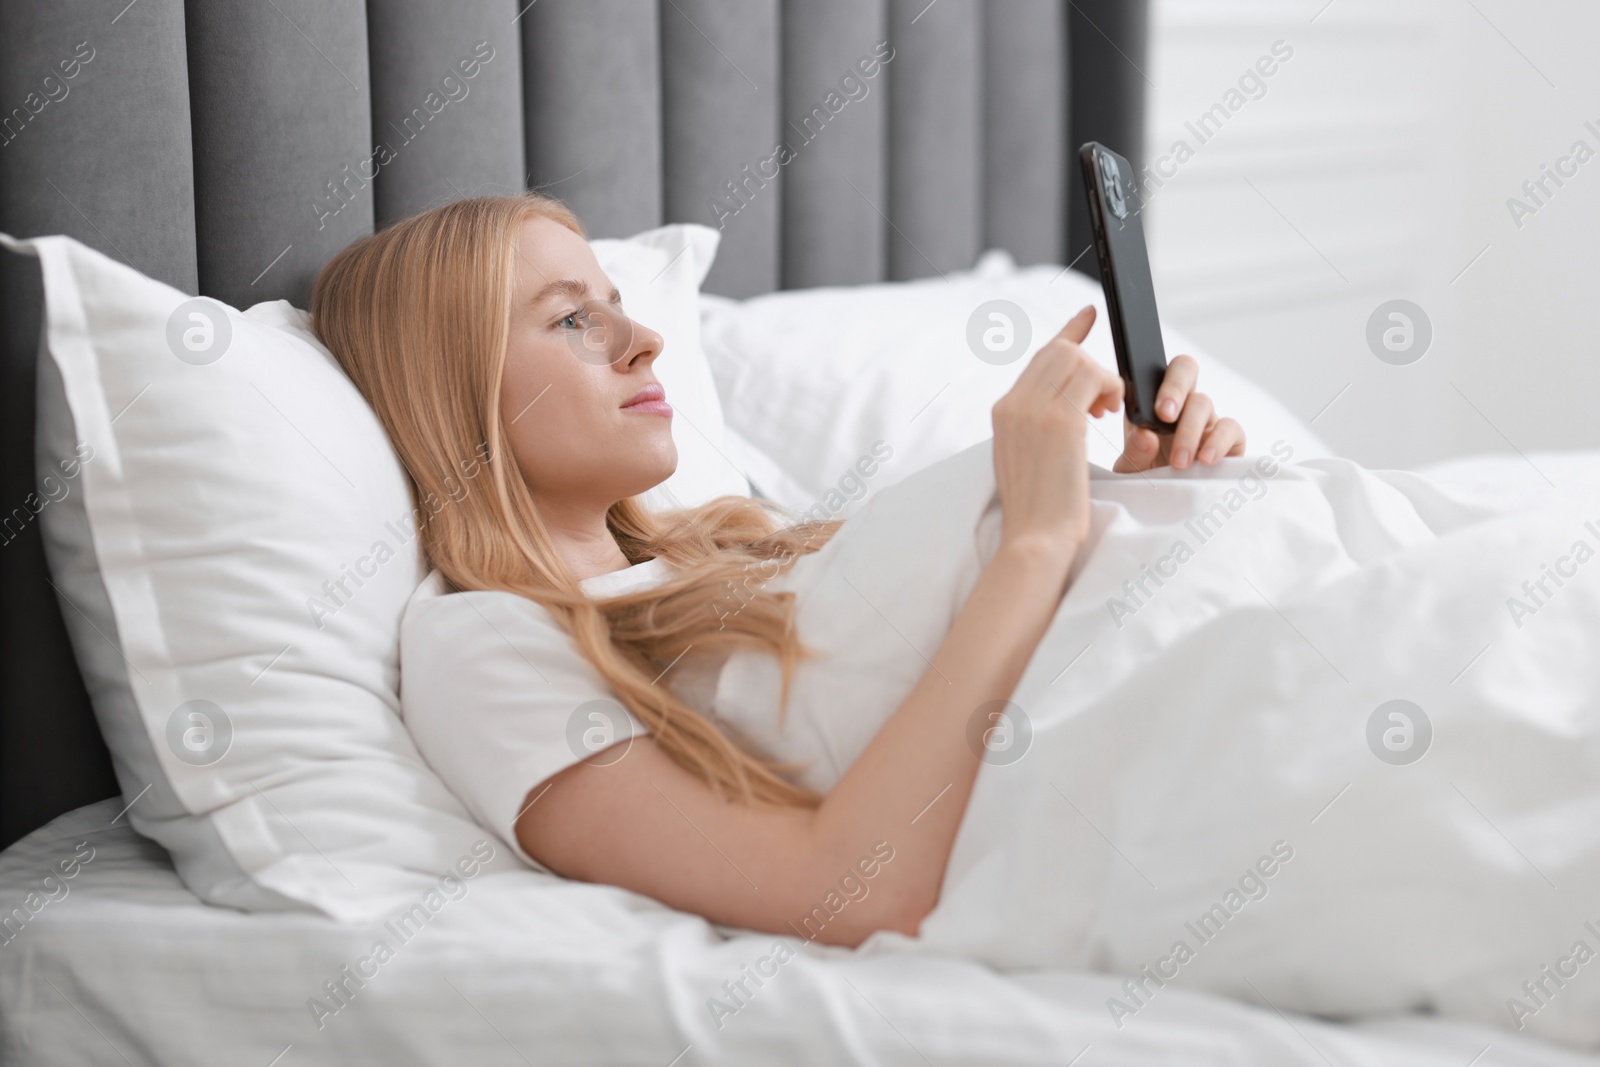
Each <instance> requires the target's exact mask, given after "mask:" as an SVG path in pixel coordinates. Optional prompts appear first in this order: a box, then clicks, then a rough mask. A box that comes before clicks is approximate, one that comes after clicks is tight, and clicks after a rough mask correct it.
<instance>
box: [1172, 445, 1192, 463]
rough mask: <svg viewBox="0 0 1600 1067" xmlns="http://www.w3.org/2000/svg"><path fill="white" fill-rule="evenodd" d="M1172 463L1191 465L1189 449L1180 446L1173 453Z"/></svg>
mask: <svg viewBox="0 0 1600 1067" xmlns="http://www.w3.org/2000/svg"><path fill="white" fill-rule="evenodd" d="M1172 465H1173V466H1174V467H1187V466H1188V465H1189V450H1188V449H1187V448H1180V449H1178V450H1177V451H1176V452H1174V453H1172Z"/></svg>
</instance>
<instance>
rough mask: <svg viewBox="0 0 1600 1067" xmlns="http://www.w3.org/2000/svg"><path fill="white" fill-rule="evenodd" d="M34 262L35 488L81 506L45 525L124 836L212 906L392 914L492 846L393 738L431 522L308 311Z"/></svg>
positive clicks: (116, 270)
mask: <svg viewBox="0 0 1600 1067" xmlns="http://www.w3.org/2000/svg"><path fill="white" fill-rule="evenodd" d="M31 247H32V248H33V249H34V250H35V251H36V252H37V254H38V255H39V256H40V259H41V261H42V264H43V270H44V277H45V288H46V294H47V296H46V302H47V307H48V326H47V329H48V337H49V346H48V348H47V350H46V351H45V353H44V354H43V355H44V359H43V362H42V366H41V368H40V375H41V389H40V395H41V402H40V408H39V410H40V441H39V472H38V474H39V482H40V484H41V486H44V487H45V488H46V490H47V491H49V490H50V488H51V487H52V486H63V487H65V486H71V488H72V489H74V490H75V491H69V492H55V493H54V494H53V496H54V498H55V502H54V503H52V504H51V505H50V506H49V507H47V508H46V509H44V510H43V511H42V513H41V515H40V523H41V525H42V528H43V532H44V536H45V545H46V549H47V551H48V555H49V558H50V567H51V573H52V575H53V576H54V580H55V585H56V589H57V591H58V593H59V595H60V597H61V600H62V603H63V606H64V610H65V612H66V616H67V619H68V630H69V632H70V633H71V635H72V640H73V646H74V650H75V652H76V654H77V658H78V662H79V664H80V666H81V667H82V669H83V672H84V676H85V678H86V680H87V682H88V688H89V692H90V696H91V697H92V699H93V702H94V708H95V713H96V716H97V718H98V720H99V723H100V728H101V733H102V735H103V736H104V737H105V739H106V742H107V744H108V745H109V747H110V749H111V753H112V757H113V760H114V764H115V768H116V772H117V778H118V780H119V782H120V784H121V788H122V793H123V797H124V802H125V804H126V806H127V808H128V812H127V817H128V818H129V819H130V820H131V821H132V823H133V825H134V826H135V827H136V828H137V829H138V830H139V832H140V833H143V834H145V835H146V836H148V837H150V838H152V839H154V840H156V841H158V842H160V843H161V844H162V845H163V846H164V847H165V848H166V849H167V850H168V851H169V852H170V853H171V854H172V856H173V862H174V863H175V864H176V866H177V868H178V870H179V872H180V874H181V875H182V876H183V878H184V881H185V883H186V884H188V885H189V886H190V887H191V888H192V889H193V890H194V891H195V893H196V894H197V895H198V896H200V897H201V898H202V899H204V900H206V901H209V902H211V903H214V904H224V905H229V906H232V907H236V908H243V909H247V910H281V909H290V908H311V909H315V910H319V911H322V912H324V913H326V914H328V915H330V916H334V917H336V918H340V919H344V920H354V919H360V918H363V917H370V916H371V915H373V914H376V913H380V912H382V911H383V910H385V909H386V908H388V907H390V906H392V905H393V903H394V901H395V899H397V898H396V894H400V895H401V896H403V895H405V894H407V893H409V892H411V891H412V890H414V888H415V885H416V880H417V879H418V878H419V877H422V878H426V877H428V876H435V877H436V876H437V875H438V874H439V873H440V872H442V871H444V870H445V869H446V868H447V867H448V866H449V864H450V863H451V862H452V861H453V860H454V858H455V857H457V856H459V855H461V854H462V853H463V852H464V851H466V850H467V849H469V848H470V846H471V843H472V841H474V840H476V839H477V837H478V836H480V833H481V832H480V830H479V829H478V828H477V827H476V826H474V825H473V823H472V822H471V820H470V818H469V817H468V815H467V813H466V811H465V810H464V809H462V808H461V807H460V805H459V804H458V803H457V802H456V801H455V799H454V798H453V797H452V796H451V795H450V794H449V792H448V791H447V790H446V789H445V788H444V786H443V784H442V783H441V782H439V780H438V778H437V777H436V776H435V775H434V774H433V773H432V772H431V771H429V770H428V768H427V767H426V765H425V764H424V763H423V762H422V759H421V757H420V756H419V755H418V754H417V752H416V749H415V746H414V745H413V744H412V742H411V740H410V738H409V737H408V736H407V735H406V733H405V731H404V729H403V727H402V726H401V723H400V720H399V717H398V711H399V698H398V694H397V692H396V690H397V686H398V681H399V661H398V654H399V647H398V645H399V641H398V639H399V627H400V616H401V613H402V612H403V611H404V608H405V604H406V601H407V600H408V599H409V598H410V596H411V593H412V591H413V590H414V589H415V588H416V585H417V582H418V581H419V580H420V576H421V575H420V563H419V560H418V555H417V545H416V536H415V531H416V523H417V518H418V514H419V510H418V509H419V508H421V507H426V506H429V505H427V504H425V503H424V504H420V505H418V506H417V507H416V508H414V507H413V503H412V500H411V495H410V491H409V489H408V487H407V484H406V481H405V479H404V476H403V474H402V471H401V469H400V465H399V462H398V460H397V459H396V457H395V455H394V452H393V450H392V449H391V448H390V446H389V442H388V439H387V438H386V436H385V435H384V433H383V429H382V427H381V426H380V425H379V424H378V421H377V418H376V416H374V415H373V413H372V411H371V409H370V408H368V407H367V405H366V402H365V401H364V400H363V399H362V398H361V396H360V394H359V393H358V392H357V391H356V390H355V387H354V386H353V385H351V383H350V382H349V380H348V379H346V378H345V376H344V374H343V372H341V371H340V370H339V368H338V366H337V365H336V364H335V363H334V362H333V359H332V357H331V356H330V355H329V354H328V353H327V351H326V350H325V349H323V348H322V347H321V346H320V345H319V344H317V342H316V341H315V339H314V338H313V337H312V336H311V334H310V331H309V329H308V324H307V321H306V316H305V315H304V313H303V312H298V311H295V310H294V309H293V308H291V307H289V306H288V305H287V304H285V303H282V302H276V303H269V304H264V305H258V306H257V307H255V308H252V309H251V310H250V311H249V312H245V313H242V314H241V313H239V312H237V311H234V310H233V309H230V308H227V307H226V306H224V305H222V304H219V303H217V302H215V301H210V300H205V299H191V298H189V297H187V296H186V295H185V294H183V293H180V292H178V291H177V290H175V289H172V288H170V287H168V286H165V285H162V284H161V283H159V282H155V281H152V280H150V279H148V278H144V277H142V276H140V275H139V274H138V273H137V272H135V271H133V270H131V269H129V268H128V267H125V266H122V265H121V264H117V263H114V262H112V261H111V260H109V259H107V258H106V257H104V256H102V255H100V254H99V253H96V252H92V251H90V250H89V249H86V248H84V247H82V246H81V245H78V244H77V243H76V242H73V241H71V240H69V239H67V238H41V239H38V240H36V241H34V242H32V243H31ZM472 473H473V472H472V471H466V470H464V471H463V480H464V481H465V482H467V483H468V485H469V486H470V484H471V475H472ZM73 483H76V484H75V485H74V484H73Z"/></svg>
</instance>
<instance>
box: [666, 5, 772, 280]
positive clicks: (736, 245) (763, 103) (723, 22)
mask: <svg viewBox="0 0 1600 1067" xmlns="http://www.w3.org/2000/svg"><path fill="white" fill-rule="evenodd" d="M778 27H779V16H778V0H662V5H661V73H662V94H663V113H664V119H663V144H662V149H663V152H664V153H665V164H666V165H665V196H666V216H667V221H669V222H701V223H705V224H706V225H708V226H715V227H717V228H718V229H720V230H721V231H722V244H721V246H720V247H719V248H718V250H717V259H716V263H715V264H714V265H713V267H712V269H711V274H710V276H709V277H708V278H707V279H706V283H705V288H706V290H707V291H708V292H713V293H721V294H722V295H724V296H734V297H744V296H754V295H756V294H758V293H765V292H769V291H771V290H773V289H776V288H777V287H778V280H779V273H778V232H779V224H780V223H779V220H780V218H781V215H780V213H779V204H780V202H781V200H780V192H781V187H782V180H783V175H782V170H783V165H782V160H781V154H780V152H779V150H778V147H777V146H778V142H779V140H780V137H779V134H778V124H779V122H780V121H781V120H780V119H779V113H780V105H781V103H782V95H781V94H782V86H781V84H780V82H779V74H778Z"/></svg>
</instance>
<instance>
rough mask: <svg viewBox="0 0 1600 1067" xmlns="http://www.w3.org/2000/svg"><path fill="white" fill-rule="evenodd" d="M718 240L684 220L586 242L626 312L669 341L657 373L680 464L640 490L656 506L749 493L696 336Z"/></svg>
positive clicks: (706, 229)
mask: <svg viewBox="0 0 1600 1067" xmlns="http://www.w3.org/2000/svg"><path fill="white" fill-rule="evenodd" d="M721 239H722V234H721V233H719V232H718V231H716V230H713V229H711V228H710V227H709V226H699V225H694V224H689V223H681V224H677V225H673V226H663V227H661V228H660V229H655V230H647V231H646V232H644V233H641V234H636V235H635V236H633V237H630V238H628V239H627V240H625V241H620V240H597V241H590V242H589V247H591V248H593V249H594V254H595V258H596V259H598V260H599V261H600V269H601V270H603V271H605V272H606V276H607V277H608V278H610V279H611V283H612V284H613V285H615V286H616V287H617V289H618V290H619V291H620V292H621V293H622V306H623V308H624V309H625V310H626V311H627V312H628V314H629V316H631V317H632V318H634V319H636V320H637V321H639V322H642V323H643V324H644V325H646V326H649V327H650V328H651V329H653V330H655V331H656V332H657V333H659V334H661V336H662V338H663V339H664V340H665V342H666V344H665V346H664V347H663V348H662V349H661V355H660V356H658V357H657V358H656V362H655V374H656V377H657V378H658V379H659V380H660V382H661V386H662V388H663V389H665V390H666V393H667V402H668V403H670V404H671V405H672V412H673V414H672V442H673V444H675V445H677V446H678V469H677V470H676V471H674V472H673V474H672V476H671V477H670V478H668V479H667V480H666V481H665V482H663V483H662V484H660V485H658V486H656V487H655V488H654V489H652V490H650V491H649V492H648V493H646V494H645V502H646V503H647V504H649V505H650V506H651V507H654V508H663V507H680V506H682V507H693V506H695V505H696V504H703V503H705V502H706V501H708V500H711V499H713V498H715V497H719V496H723V495H726V494H733V495H737V496H749V495H750V483H749V482H748V481H746V480H745V476H744V473H743V470H742V469H741V468H740V467H738V466H736V465H735V464H734V461H733V460H732V459H731V458H730V456H729V454H728V451H727V448H726V446H725V444H724V433H725V431H724V427H723V413H722V401H721V400H720V399H719V398H718V396H717V384H716V382H715V380H713V378H712V377H711V367H710V365H709V364H707V362H706V356H705V350H704V348H702V346H701V343H700V307H699V298H700V283H701V282H703V281H705V277H706V272H707V271H709V270H710V269H711V262H712V260H713V259H714V258H715V257H716V254H717V243H718V242H719V241H720V240H721Z"/></svg>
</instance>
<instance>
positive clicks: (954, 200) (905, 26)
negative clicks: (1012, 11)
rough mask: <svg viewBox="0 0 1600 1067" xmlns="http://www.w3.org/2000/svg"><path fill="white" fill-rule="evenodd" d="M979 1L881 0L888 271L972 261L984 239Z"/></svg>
mask: <svg viewBox="0 0 1600 1067" xmlns="http://www.w3.org/2000/svg"><path fill="white" fill-rule="evenodd" d="M983 8H984V5H983V4H981V3H977V2H975V0H962V2H960V3H935V4H930V3H928V0H889V39H890V41H892V42H893V43H894V50H895V58H894V62H893V63H892V64H890V67H889V74H890V77H891V79H892V85H891V91H890V93H889V208H888V214H889V219H890V221H891V223H892V224H893V225H892V226H891V227H890V230H889V277H890V278H892V279H894V280H896V281H900V280H904V279H909V278H922V277H926V276H927V275H930V274H943V273H944V272H945V271H950V270H963V269H966V268H968V267H971V266H972V264H973V261H974V260H976V259H977V258H978V253H979V252H980V251H981V249H980V248H979V244H980V242H981V241H982V239H983V232H982V231H983V190H982V182H983V156H982V152H983V142H982V136H981V134H980V132H979V129H978V120H979V115H980V112H981V110H982V96H983V89H982V86H983V70H982V66H983V20H982V15H983Z"/></svg>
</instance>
